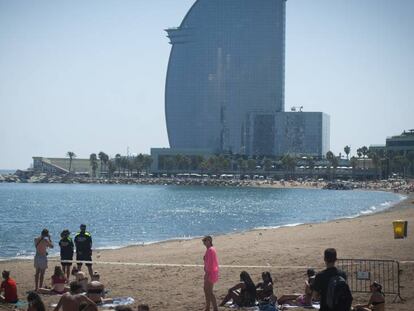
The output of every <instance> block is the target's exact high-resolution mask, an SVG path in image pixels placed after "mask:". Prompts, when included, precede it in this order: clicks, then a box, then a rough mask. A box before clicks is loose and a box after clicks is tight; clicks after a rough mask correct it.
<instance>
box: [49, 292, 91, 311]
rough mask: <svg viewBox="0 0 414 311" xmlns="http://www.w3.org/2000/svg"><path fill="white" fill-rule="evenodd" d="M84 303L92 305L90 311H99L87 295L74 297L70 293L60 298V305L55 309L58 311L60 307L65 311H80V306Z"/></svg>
mask: <svg viewBox="0 0 414 311" xmlns="http://www.w3.org/2000/svg"><path fill="white" fill-rule="evenodd" d="M82 302H85V303H87V304H88V305H90V307H89V309H88V310H98V309H97V307H96V305H95V303H94V302H93V301H92V300H90V299H89V298H88V297H86V296H85V295H81V294H76V295H72V294H70V293H66V294H63V295H62V297H61V298H60V300H59V303H58V305H57V306H56V308H55V311H58V310H59V309H60V307H62V310H63V311H79V306H80V304H81V303H82Z"/></svg>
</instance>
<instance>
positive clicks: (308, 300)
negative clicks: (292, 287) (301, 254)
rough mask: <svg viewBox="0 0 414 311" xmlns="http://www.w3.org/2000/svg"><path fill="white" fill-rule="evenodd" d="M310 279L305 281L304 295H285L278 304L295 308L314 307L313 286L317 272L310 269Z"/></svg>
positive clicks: (307, 272) (308, 272) (308, 273)
mask: <svg viewBox="0 0 414 311" xmlns="http://www.w3.org/2000/svg"><path fill="white" fill-rule="evenodd" d="M306 274H307V276H308V279H307V280H306V281H305V293H304V294H292V295H283V296H282V297H280V298H279V299H278V300H277V302H278V304H280V305H283V304H290V305H295V306H311V305H312V286H313V283H314V282H315V275H316V273H315V270H313V269H308V270H307V271H306Z"/></svg>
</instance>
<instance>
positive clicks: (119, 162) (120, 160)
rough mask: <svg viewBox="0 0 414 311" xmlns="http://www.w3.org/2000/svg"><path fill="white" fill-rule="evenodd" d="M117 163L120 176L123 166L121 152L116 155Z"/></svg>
mask: <svg viewBox="0 0 414 311" xmlns="http://www.w3.org/2000/svg"><path fill="white" fill-rule="evenodd" d="M115 165H116V168H117V169H118V177H119V176H120V175H121V167H122V157H121V155H120V154H119V153H117V154H116V155H115Z"/></svg>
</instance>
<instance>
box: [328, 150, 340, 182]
mask: <svg viewBox="0 0 414 311" xmlns="http://www.w3.org/2000/svg"><path fill="white" fill-rule="evenodd" d="M335 159H336V157H335V155H334V153H333V152H332V151H328V152H327V153H326V160H328V162H329V166H328V171H329V173H330V172H331V166H333V167H334V170H335V166H334V164H336V166H338V164H337V163H338V159H336V161H335ZM329 175H330V179H332V175H331V174H329Z"/></svg>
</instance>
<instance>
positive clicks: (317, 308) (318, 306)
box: [279, 303, 321, 310]
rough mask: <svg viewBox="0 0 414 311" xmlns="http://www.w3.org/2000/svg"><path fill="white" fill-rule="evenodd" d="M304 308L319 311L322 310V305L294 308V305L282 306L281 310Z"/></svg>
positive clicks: (315, 304) (314, 304)
mask: <svg viewBox="0 0 414 311" xmlns="http://www.w3.org/2000/svg"><path fill="white" fill-rule="evenodd" d="M299 307H300V308H303V309H316V310H319V309H320V308H321V305H320V304H319V303H313V304H312V306H292V305H288V304H285V305H281V306H280V308H279V310H287V309H293V308H299Z"/></svg>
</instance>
